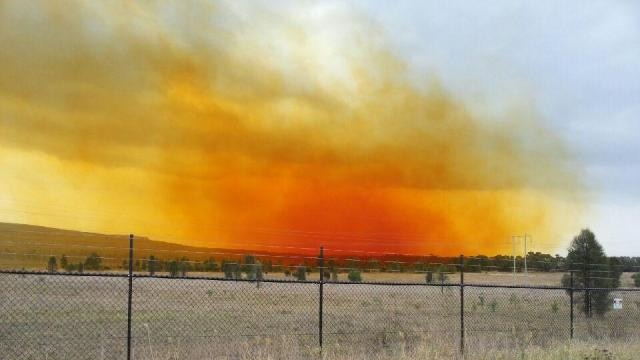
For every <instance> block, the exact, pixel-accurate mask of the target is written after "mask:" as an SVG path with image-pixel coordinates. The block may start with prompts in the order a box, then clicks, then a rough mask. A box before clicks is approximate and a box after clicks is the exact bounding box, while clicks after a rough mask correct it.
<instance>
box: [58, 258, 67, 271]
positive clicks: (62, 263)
mask: <svg viewBox="0 0 640 360" xmlns="http://www.w3.org/2000/svg"><path fill="white" fill-rule="evenodd" d="M60 267H61V268H63V269H64V270H65V271H69V270H68V267H69V261H68V260H67V255H65V254H62V257H61V258H60Z"/></svg>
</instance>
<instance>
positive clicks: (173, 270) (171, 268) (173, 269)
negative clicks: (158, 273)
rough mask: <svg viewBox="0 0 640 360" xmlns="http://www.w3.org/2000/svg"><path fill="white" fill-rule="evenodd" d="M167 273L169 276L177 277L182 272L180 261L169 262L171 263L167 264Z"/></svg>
mask: <svg viewBox="0 0 640 360" xmlns="http://www.w3.org/2000/svg"><path fill="white" fill-rule="evenodd" d="M167 271H168V272H169V276H171V277H177V276H178V273H179V271H180V268H179V265H178V261H177V260H171V261H169V263H168V264H167Z"/></svg>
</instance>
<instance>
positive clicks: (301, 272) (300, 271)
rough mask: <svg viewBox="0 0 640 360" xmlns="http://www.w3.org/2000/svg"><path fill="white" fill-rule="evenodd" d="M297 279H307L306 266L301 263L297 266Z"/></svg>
mask: <svg viewBox="0 0 640 360" xmlns="http://www.w3.org/2000/svg"><path fill="white" fill-rule="evenodd" d="M296 280H298V281H305V280H307V269H306V266H304V265H300V266H298V267H297V268H296Z"/></svg>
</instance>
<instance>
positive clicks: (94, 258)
mask: <svg viewBox="0 0 640 360" xmlns="http://www.w3.org/2000/svg"><path fill="white" fill-rule="evenodd" d="M84 268H85V269H87V270H100V269H101V268H102V258H101V257H100V256H98V254H97V253H91V255H89V256H87V258H86V259H85V261H84Z"/></svg>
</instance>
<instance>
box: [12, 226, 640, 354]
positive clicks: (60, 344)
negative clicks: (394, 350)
mask: <svg viewBox="0 0 640 360" xmlns="http://www.w3.org/2000/svg"><path fill="white" fill-rule="evenodd" d="M130 249H133V238H131V244H130ZM129 256H130V259H133V251H130V253H129ZM322 261H323V253H322V251H321V252H320V256H319V268H320V269H322V268H323V265H324V264H323V263H322ZM129 264H132V262H131V261H130V262H129ZM459 265H460V266H459V268H460V271H459V275H460V278H459V282H458V283H387V282H340V281H325V279H324V277H323V275H321V276H320V278H319V280H317V281H316V280H314V281H300V280H289V279H261V280H260V281H256V280H250V279H228V278H219V277H189V276H185V277H170V276H165V275H147V274H136V273H134V272H133V269H132V267H131V266H130V267H129V272H128V273H91V272H84V273H50V272H38V271H15V270H1V271H0V289H2V291H1V292H0V354H4V355H3V358H6V359H47V360H48V359H84V358H97V359H125V358H126V359H144V360H146V359H157V358H158V356H157V354H159V353H163V354H167V353H172V352H174V353H175V354H176V355H175V356H172V357H170V358H185V359H197V358H203V357H212V355H215V354H221V355H223V356H229V357H231V358H234V357H238V352H242V351H247V350H246V349H247V344H253V345H255V346H256V348H260V347H270V346H273V343H274V342H277V341H281V342H286V344H287V345H286V346H281V348H283V349H285V350H283V351H286V349H287V348H290V347H303V348H310V349H311V348H317V349H320V351H322V349H323V348H326V347H327V346H333V345H335V344H349V346H354V347H358V346H361V347H362V348H366V349H368V351H378V350H381V349H387V348H389V347H392V346H393V344H395V343H402V344H405V345H406V346H409V347H410V346H417V345H416V344H420V343H425V341H426V342H428V343H429V344H433V346H441V347H444V348H448V349H458V350H457V351H458V352H459V353H460V354H462V353H464V352H465V351H473V350H474V349H475V348H480V347H482V346H486V344H487V343H490V344H491V346H514V345H516V346H517V345H518V344H524V343H526V344H535V345H540V346H544V345H545V344H548V343H550V342H553V341H557V340H558V339H566V340H570V339H573V338H574V337H578V338H584V339H587V338H616V339H626V340H630V339H631V340H634V339H635V340H637V339H640V331H639V330H638V326H637V322H638V320H640V289H634V288H615V289H608V288H574V287H573V285H572V286H570V287H562V286H557V287H555V286H526V285H494V284H467V283H465V282H464V274H465V273H464V258H462V257H461V258H460V264H459ZM322 273H323V272H321V274H322ZM586 294H589V296H588V298H589V299H591V298H592V297H593V298H596V297H598V296H610V294H613V297H619V298H622V299H624V304H625V305H624V307H623V309H621V310H612V311H609V312H607V313H606V314H604V315H601V316H600V315H593V316H592V310H591V307H590V306H591V305H590V303H588V304H587V303H585V302H584V301H583V300H584V298H585V295H586ZM585 306H588V308H586V307H585ZM595 310H597V309H595ZM595 310H594V311H595ZM284 339H286V340H284ZM435 339H437V341H436V340H435ZM436 342H437V343H436ZM243 349H244V350H243ZM276 357H277V356H276Z"/></svg>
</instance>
